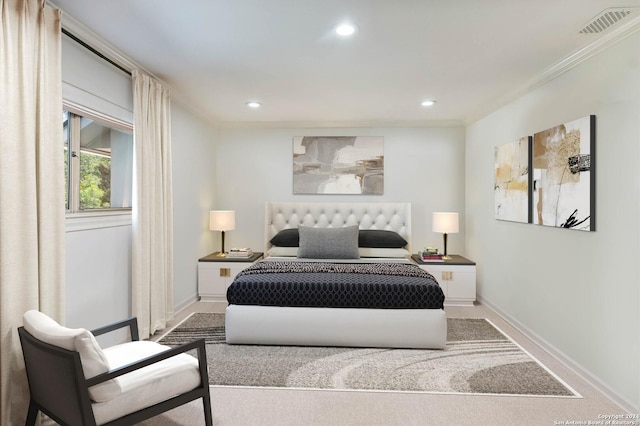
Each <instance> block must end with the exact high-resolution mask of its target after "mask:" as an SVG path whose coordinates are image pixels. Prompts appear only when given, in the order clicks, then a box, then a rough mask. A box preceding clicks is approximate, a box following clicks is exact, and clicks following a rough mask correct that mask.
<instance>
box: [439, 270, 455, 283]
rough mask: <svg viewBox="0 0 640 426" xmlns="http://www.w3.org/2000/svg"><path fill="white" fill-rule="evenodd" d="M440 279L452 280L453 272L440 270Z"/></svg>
mask: <svg viewBox="0 0 640 426" xmlns="http://www.w3.org/2000/svg"><path fill="white" fill-rule="evenodd" d="M442 279H443V280H444V281H451V280H453V272H451V271H442Z"/></svg>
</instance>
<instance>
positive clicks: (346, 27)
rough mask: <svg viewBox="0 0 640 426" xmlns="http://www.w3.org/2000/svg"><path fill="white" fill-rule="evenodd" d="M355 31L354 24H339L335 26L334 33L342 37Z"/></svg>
mask: <svg viewBox="0 0 640 426" xmlns="http://www.w3.org/2000/svg"><path fill="white" fill-rule="evenodd" d="M355 32H356V26H355V25H353V24H341V25H338V26H337V27H336V33H337V34H338V35H339V36H342V37H348V36H350V35H353V34H354V33H355Z"/></svg>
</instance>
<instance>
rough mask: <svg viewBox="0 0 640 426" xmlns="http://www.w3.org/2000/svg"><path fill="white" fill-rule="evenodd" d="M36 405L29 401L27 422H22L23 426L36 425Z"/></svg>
mask: <svg viewBox="0 0 640 426" xmlns="http://www.w3.org/2000/svg"><path fill="white" fill-rule="evenodd" d="M38 411H40V409H39V408H38V404H36V403H35V402H34V401H33V400H30V401H29V411H28V412H27V420H26V421H25V422H24V425H25V426H34V425H35V424H36V420H37V418H38Z"/></svg>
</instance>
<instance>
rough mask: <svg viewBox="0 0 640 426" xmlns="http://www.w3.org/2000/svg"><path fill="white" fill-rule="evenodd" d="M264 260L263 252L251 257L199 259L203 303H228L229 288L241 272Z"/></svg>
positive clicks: (209, 256) (199, 289)
mask: <svg viewBox="0 0 640 426" xmlns="http://www.w3.org/2000/svg"><path fill="white" fill-rule="evenodd" d="M260 259H262V252H255V253H253V256H251V257H220V256H219V255H218V253H211V254H210V255H208V256H205V257H203V258H200V259H198V296H200V300H202V301H212V302H225V303H226V301H227V287H229V286H230V285H231V283H232V282H233V280H234V278H235V277H236V275H238V273H239V272H240V271H242V270H243V269H245V268H247V267H248V266H250V265H251V264H253V263H254V262H256V261H258V260H260Z"/></svg>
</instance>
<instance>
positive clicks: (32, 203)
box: [0, 0, 65, 425]
mask: <svg viewBox="0 0 640 426" xmlns="http://www.w3.org/2000/svg"><path fill="white" fill-rule="evenodd" d="M0 9H1V13H2V18H1V19H2V23H1V24H0V333H1V334H0V395H1V398H2V399H1V404H2V405H1V407H0V408H1V410H0V413H1V415H0V424H3V425H11V424H24V419H25V417H26V410H27V402H28V395H29V394H28V387H27V383H26V376H25V374H24V363H23V360H22V351H21V349H20V342H19V339H18V333H17V328H18V327H19V326H21V325H22V314H23V313H24V312H25V311H27V310H29V309H39V310H41V311H43V312H45V313H47V314H48V315H50V316H52V317H53V318H55V319H57V320H59V321H63V320H64V265H65V258H64V246H65V239H64V238H65V230H64V220H65V207H64V162H63V144H62V141H63V139H62V137H63V136H62V77H61V50H60V49H61V29H60V11H59V10H56V9H52V8H51V7H49V6H47V5H46V4H45V2H44V0H0Z"/></svg>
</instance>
